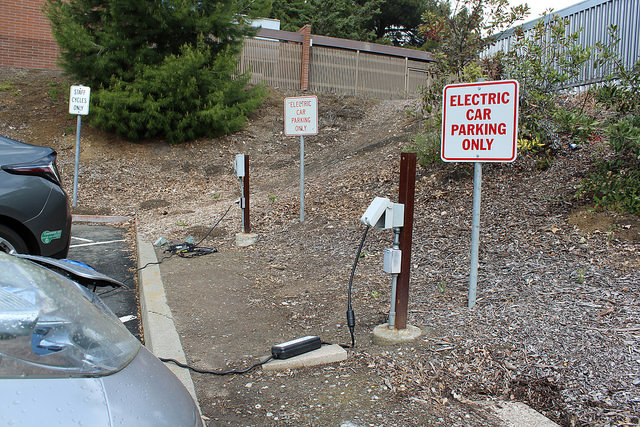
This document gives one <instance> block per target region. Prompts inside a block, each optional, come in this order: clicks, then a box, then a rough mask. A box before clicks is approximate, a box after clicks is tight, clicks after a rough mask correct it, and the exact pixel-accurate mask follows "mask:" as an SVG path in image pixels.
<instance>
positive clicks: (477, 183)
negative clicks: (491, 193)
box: [469, 162, 482, 308]
mask: <svg viewBox="0 0 640 427" xmlns="http://www.w3.org/2000/svg"><path fill="white" fill-rule="evenodd" d="M481 196H482V163H481V162H475V166H474V169H473V218H472V222H471V273H470V275H469V308H473V306H474V305H475V304H476V291H477V287H478V252H479V247H480V199H481Z"/></svg>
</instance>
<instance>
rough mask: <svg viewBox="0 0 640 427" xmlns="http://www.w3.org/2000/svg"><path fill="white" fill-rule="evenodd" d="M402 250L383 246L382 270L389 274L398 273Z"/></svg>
mask: <svg viewBox="0 0 640 427" xmlns="http://www.w3.org/2000/svg"><path fill="white" fill-rule="evenodd" d="M401 263H402V251H401V250H400V249H393V248H385V250H384V254H383V258H382V271H384V272H385V273H389V274H400V271H401Z"/></svg>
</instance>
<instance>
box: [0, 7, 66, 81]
mask: <svg viewBox="0 0 640 427" xmlns="http://www.w3.org/2000/svg"><path fill="white" fill-rule="evenodd" d="M44 3H45V0H0V67H20V68H32V69H58V68H59V67H57V66H56V58H57V57H58V52H59V50H58V45H57V44H56V42H55V40H54V38H53V35H52V34H51V29H50V26H49V21H48V20H47V18H46V17H45V16H44V13H43V12H42V6H43V4H44Z"/></svg>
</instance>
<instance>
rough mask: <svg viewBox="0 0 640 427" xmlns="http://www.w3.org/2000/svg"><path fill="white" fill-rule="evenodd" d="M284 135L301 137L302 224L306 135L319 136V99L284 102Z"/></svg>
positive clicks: (313, 97) (302, 216)
mask: <svg viewBox="0 0 640 427" xmlns="http://www.w3.org/2000/svg"><path fill="white" fill-rule="evenodd" d="M284 134H285V135H287V136H294V135H300V222H303V221H304V135H317V134H318V98H317V97H316V96H300V97H295V98H285V100H284Z"/></svg>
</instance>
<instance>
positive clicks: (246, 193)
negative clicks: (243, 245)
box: [242, 154, 251, 233]
mask: <svg viewBox="0 0 640 427" xmlns="http://www.w3.org/2000/svg"><path fill="white" fill-rule="evenodd" d="M243 183H244V185H243V188H244V194H243V197H244V218H242V229H243V231H244V232H245V233H251V221H250V220H249V218H250V215H249V212H250V211H249V155H248V154H247V155H245V156H244V178H243Z"/></svg>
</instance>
